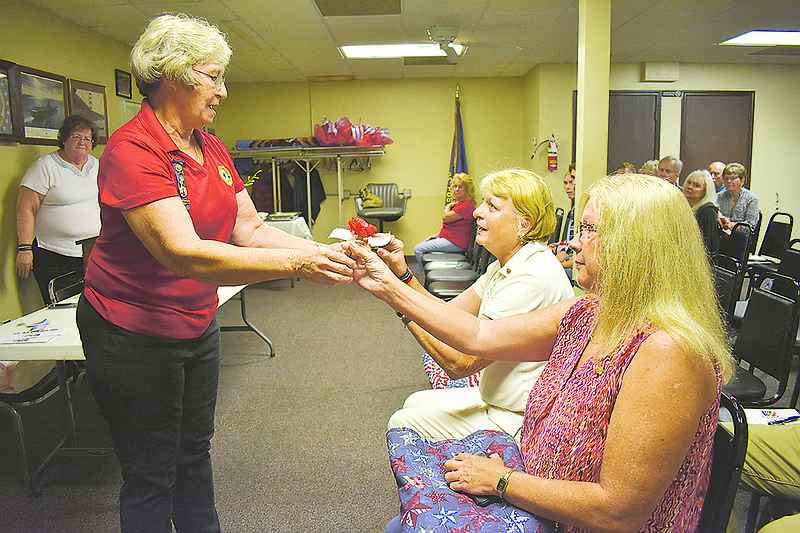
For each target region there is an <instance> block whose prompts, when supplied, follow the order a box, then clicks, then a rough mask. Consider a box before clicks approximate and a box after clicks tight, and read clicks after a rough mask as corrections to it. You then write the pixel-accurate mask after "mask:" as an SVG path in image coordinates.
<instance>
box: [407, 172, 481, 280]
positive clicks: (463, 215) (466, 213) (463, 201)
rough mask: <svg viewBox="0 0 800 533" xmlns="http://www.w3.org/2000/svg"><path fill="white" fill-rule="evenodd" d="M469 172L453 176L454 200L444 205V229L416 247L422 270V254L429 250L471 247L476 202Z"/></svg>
mask: <svg viewBox="0 0 800 533" xmlns="http://www.w3.org/2000/svg"><path fill="white" fill-rule="evenodd" d="M472 194H473V185H472V178H470V177H469V174H456V175H454V176H453V201H452V202H450V203H448V204H447V205H446V206H444V212H443V213H442V229H440V230H439V231H438V232H436V233H434V234H433V235H431V236H430V237H428V238H427V239H425V240H424V241H422V242H421V243H419V244H417V245H416V246H414V255H415V256H416V258H417V265H419V268H420V270H422V256H423V255H425V254H426V253H428V252H461V251H464V250H466V249H467V248H469V245H470V239H471V238H472V230H473V229H474V228H475V218H474V217H473V216H472V212H473V211H475V202H474V201H473V199H472Z"/></svg>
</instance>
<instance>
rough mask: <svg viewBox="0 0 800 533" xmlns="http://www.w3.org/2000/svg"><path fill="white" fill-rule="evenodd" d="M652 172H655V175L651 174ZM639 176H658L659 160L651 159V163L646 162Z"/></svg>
mask: <svg viewBox="0 0 800 533" xmlns="http://www.w3.org/2000/svg"><path fill="white" fill-rule="evenodd" d="M650 172H654V174H650ZM639 174H648V175H651V176H655V175H657V174H658V159H651V160H649V161H645V162H644V165H642V168H640V169H639Z"/></svg>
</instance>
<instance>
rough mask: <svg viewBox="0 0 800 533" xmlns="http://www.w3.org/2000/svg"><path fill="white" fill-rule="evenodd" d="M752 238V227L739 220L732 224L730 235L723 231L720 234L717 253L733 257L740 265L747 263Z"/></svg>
mask: <svg viewBox="0 0 800 533" xmlns="http://www.w3.org/2000/svg"><path fill="white" fill-rule="evenodd" d="M752 239H753V228H751V227H750V225H749V224H747V223H745V222H739V223H738V224H735V225H734V226H733V229H732V230H731V233H730V235H728V234H727V233H724V232H723V233H721V234H720V239H719V253H720V254H722V255H727V256H728V257H733V258H734V259H736V260H737V261H739V262H740V263H741V264H742V265H747V259H748V257H749V255H750V242H751V240H752Z"/></svg>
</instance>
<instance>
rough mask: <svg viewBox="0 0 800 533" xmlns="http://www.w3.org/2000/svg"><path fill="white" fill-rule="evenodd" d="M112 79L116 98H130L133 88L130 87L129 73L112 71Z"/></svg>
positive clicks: (117, 70)
mask: <svg viewBox="0 0 800 533" xmlns="http://www.w3.org/2000/svg"><path fill="white" fill-rule="evenodd" d="M114 79H115V80H116V88H117V96H121V97H123V98H132V97H133V87H132V86H131V73H130V72H125V71H124V70H119V69H114Z"/></svg>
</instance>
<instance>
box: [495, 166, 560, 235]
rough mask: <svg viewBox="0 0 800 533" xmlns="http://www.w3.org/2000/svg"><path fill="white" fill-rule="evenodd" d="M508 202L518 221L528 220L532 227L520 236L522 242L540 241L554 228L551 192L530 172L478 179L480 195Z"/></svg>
mask: <svg viewBox="0 0 800 533" xmlns="http://www.w3.org/2000/svg"><path fill="white" fill-rule="evenodd" d="M487 191H488V192H490V193H491V194H493V195H494V196H497V197H498V198H504V199H510V200H511V204H512V206H513V207H514V212H515V213H516V214H517V216H518V217H519V218H520V225H521V224H522V218H523V217H526V216H527V217H530V218H531V228H530V229H529V230H528V231H527V232H526V233H525V235H523V236H522V239H523V240H524V241H542V240H546V239H548V238H549V237H550V235H552V233H553V232H554V231H555V229H556V212H555V208H554V207H553V193H552V192H550V187H548V186H547V183H545V181H544V180H543V179H542V178H540V177H539V176H537V175H536V174H534V173H533V172H531V171H529V170H524V169H521V168H510V169H506V170H498V171H496V172H492V173H491V174H488V175H487V176H486V177H485V178H483V180H481V192H482V193H486V192H487Z"/></svg>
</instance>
